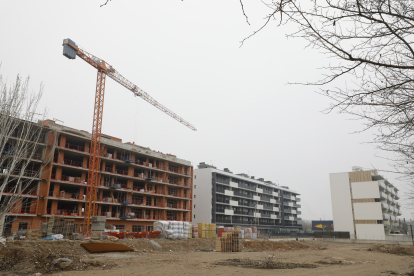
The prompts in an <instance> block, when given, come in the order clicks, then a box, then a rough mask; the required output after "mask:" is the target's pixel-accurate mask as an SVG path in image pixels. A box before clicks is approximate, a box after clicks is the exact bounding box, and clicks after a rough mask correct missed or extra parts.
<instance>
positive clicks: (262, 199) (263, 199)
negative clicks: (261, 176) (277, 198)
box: [260, 197, 270, 202]
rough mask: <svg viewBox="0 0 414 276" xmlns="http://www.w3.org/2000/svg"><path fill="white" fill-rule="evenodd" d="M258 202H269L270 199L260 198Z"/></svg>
mask: <svg viewBox="0 0 414 276" xmlns="http://www.w3.org/2000/svg"><path fill="white" fill-rule="evenodd" d="M260 200H261V201H266V202H270V198H267V197H260Z"/></svg>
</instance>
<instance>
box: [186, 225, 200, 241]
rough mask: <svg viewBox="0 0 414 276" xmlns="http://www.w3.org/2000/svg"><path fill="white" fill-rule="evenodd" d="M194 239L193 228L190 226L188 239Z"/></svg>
mask: <svg viewBox="0 0 414 276" xmlns="http://www.w3.org/2000/svg"><path fill="white" fill-rule="evenodd" d="M197 234H198V233H197ZM192 237H193V226H192V225H190V224H188V238H189V239H191V238H192Z"/></svg>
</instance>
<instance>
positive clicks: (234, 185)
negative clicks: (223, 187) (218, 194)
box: [230, 181, 239, 188]
mask: <svg viewBox="0 0 414 276" xmlns="http://www.w3.org/2000/svg"><path fill="white" fill-rule="evenodd" d="M230 187H233V188H238V187H239V186H238V184H237V183H236V182H233V181H230Z"/></svg>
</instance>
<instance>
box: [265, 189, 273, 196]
mask: <svg viewBox="0 0 414 276" xmlns="http://www.w3.org/2000/svg"><path fill="white" fill-rule="evenodd" d="M263 193H265V194H268V195H273V192H272V191H269V190H263Z"/></svg>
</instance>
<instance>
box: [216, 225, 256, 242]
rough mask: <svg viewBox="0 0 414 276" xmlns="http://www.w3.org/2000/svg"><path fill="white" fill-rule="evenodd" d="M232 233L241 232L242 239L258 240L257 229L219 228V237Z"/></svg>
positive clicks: (239, 227)
mask: <svg viewBox="0 0 414 276" xmlns="http://www.w3.org/2000/svg"><path fill="white" fill-rule="evenodd" d="M231 231H237V232H239V238H240V239H256V238H257V227H241V226H235V227H219V228H218V237H222V236H223V234H224V233H228V232H231Z"/></svg>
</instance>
